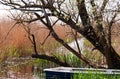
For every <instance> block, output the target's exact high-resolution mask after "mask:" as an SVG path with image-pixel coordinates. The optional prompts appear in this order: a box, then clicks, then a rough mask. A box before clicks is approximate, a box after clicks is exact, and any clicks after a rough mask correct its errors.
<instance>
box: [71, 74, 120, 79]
mask: <svg viewBox="0 0 120 79" xmlns="http://www.w3.org/2000/svg"><path fill="white" fill-rule="evenodd" d="M119 78H120V75H118V74H101V73H91V72H88V73H76V74H74V75H73V77H72V78H71V79H119Z"/></svg>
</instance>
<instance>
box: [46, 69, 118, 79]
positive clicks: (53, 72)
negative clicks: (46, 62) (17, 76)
mask: <svg viewBox="0 0 120 79" xmlns="http://www.w3.org/2000/svg"><path fill="white" fill-rule="evenodd" d="M44 72H45V74H46V79H71V78H72V77H73V75H74V74H79V73H81V74H82V75H85V74H87V75H89V73H92V74H96V73H97V74H100V75H109V76H110V75H119V76H120V70H116V69H94V68H73V67H56V68H48V69H44Z"/></svg>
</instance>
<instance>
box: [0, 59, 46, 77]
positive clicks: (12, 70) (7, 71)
mask: <svg viewBox="0 0 120 79" xmlns="http://www.w3.org/2000/svg"><path fill="white" fill-rule="evenodd" d="M12 62H13V61H12ZM9 63H10V62H9ZM21 63H22V64H19V65H18V64H17V65H16V64H14V65H13V64H12V65H11V64H5V65H4V67H1V72H0V79H45V75H44V73H43V72H42V70H43V69H42V68H38V67H36V66H35V65H34V64H28V63H26V64H23V62H21ZM24 63H25V61H24Z"/></svg>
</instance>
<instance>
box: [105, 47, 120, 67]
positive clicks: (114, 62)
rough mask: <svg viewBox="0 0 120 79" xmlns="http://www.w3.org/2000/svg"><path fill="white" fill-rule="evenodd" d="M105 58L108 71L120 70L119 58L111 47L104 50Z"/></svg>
mask: <svg viewBox="0 0 120 79" xmlns="http://www.w3.org/2000/svg"><path fill="white" fill-rule="evenodd" d="M110 49H111V50H110ZM105 57H106V62H107V65H108V68H109V69H120V56H119V55H118V54H117V53H116V52H115V50H114V49H113V48H112V47H111V48H108V49H106V55H105Z"/></svg>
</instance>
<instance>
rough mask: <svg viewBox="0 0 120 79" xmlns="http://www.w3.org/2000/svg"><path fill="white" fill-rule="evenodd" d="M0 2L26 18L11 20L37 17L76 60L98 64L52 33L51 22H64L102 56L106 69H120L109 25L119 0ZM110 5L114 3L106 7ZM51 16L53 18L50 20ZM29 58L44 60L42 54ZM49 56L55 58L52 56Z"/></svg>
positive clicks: (119, 5)
mask: <svg viewBox="0 0 120 79" xmlns="http://www.w3.org/2000/svg"><path fill="white" fill-rule="evenodd" d="M0 2H1V3H2V4H4V5H7V6H10V7H11V9H14V10H18V11H21V12H23V15H27V18H26V17H24V16H23V17H22V18H19V19H16V18H14V19H16V20H19V21H20V22H21V23H23V22H27V23H32V22H35V21H38V20H40V21H41V22H42V23H43V24H44V25H45V26H46V27H47V28H48V29H49V31H50V35H51V36H52V37H54V39H55V40H57V41H58V42H59V43H61V44H62V45H63V46H64V47H66V48H67V49H68V50H70V51H71V52H72V53H73V54H74V55H76V56H77V57H78V58H79V59H81V60H83V61H84V62H85V63H87V64H89V65H90V66H91V67H101V66H99V65H97V64H95V63H93V62H91V61H89V59H87V58H86V57H85V56H83V55H82V54H81V53H79V52H78V51H76V50H74V49H73V48H71V47H70V46H69V45H68V44H67V43H66V42H65V41H64V40H63V39H61V38H60V37H59V36H58V35H57V34H56V32H55V31H54V29H53V27H54V25H55V24H56V23H57V22H58V21H59V20H60V21H62V22H64V23H65V24H66V25H69V27H71V28H72V29H74V30H75V31H76V32H77V33H80V34H82V35H83V36H84V37H85V38H86V39H87V40H89V41H90V42H91V43H92V44H93V45H94V47H95V49H97V50H99V51H100V52H101V54H103V55H104V56H105V58H106V62H107V65H108V68H113V69H120V56H119V55H118V54H117V52H116V51H115V50H114V48H113V47H112V44H111V27H112V25H113V24H114V23H115V22H116V18H119V17H117V16H118V15H119V9H120V4H119V3H120V1H119V0H116V1H113V0H101V1H98V0H74V1H73V0H1V1H0ZM46 4H47V5H46ZM111 4H114V5H115V6H110V5H111ZM110 7H112V8H110ZM109 8H110V9H109ZM28 14H29V15H28ZM31 16H32V17H31ZM51 18H52V19H54V23H53V21H52V20H51ZM105 22H107V24H105ZM33 57H36V58H43V59H46V58H45V57H46V56H41V55H39V54H34V55H33ZM48 57H49V56H48ZM50 59H51V60H52V59H55V61H58V60H56V58H52V57H51V58H50ZM53 62H54V61H53ZM63 63H64V62H63ZM64 66H65V65H64ZM66 66H68V65H66Z"/></svg>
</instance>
